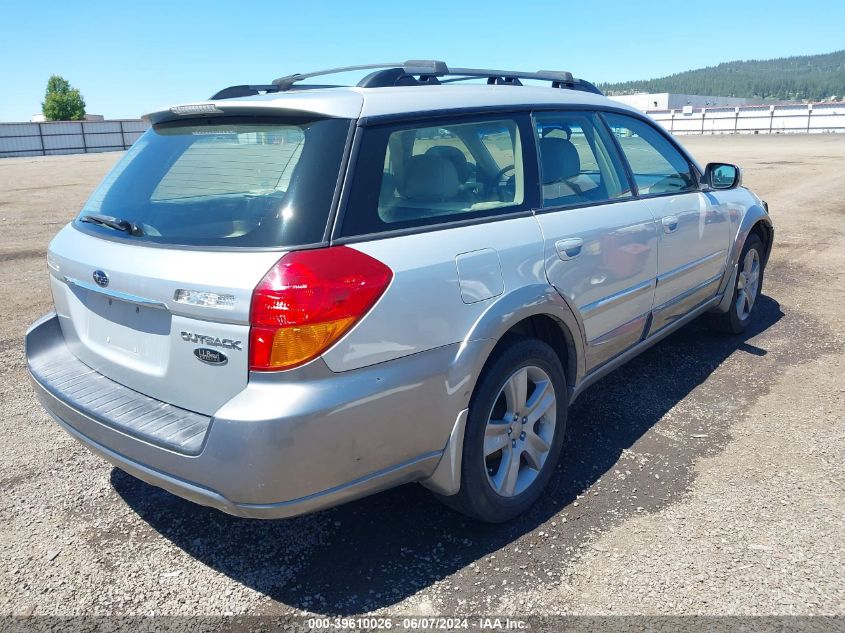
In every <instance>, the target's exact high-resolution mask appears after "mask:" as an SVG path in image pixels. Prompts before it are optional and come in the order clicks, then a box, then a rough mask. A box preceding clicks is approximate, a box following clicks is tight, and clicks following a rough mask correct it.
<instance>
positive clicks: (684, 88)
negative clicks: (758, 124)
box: [599, 50, 845, 101]
mask: <svg viewBox="0 0 845 633" xmlns="http://www.w3.org/2000/svg"><path fill="white" fill-rule="evenodd" d="M599 87H600V88H601V89H602V90H603V91H604V93H605V94H608V95H621V94H630V93H634V92H674V93H679V94H697V95H713V96H718V97H748V98H757V99H796V100H800V99H811V100H814V101H817V100H822V99H827V98H829V97H830V96H832V95H837V96H838V97H839V98H840V99H841V98H842V96H843V95H845V50H841V51H836V52H835V53H827V54H825V55H802V56H800V57H781V58H779V59H766V60H749V61H736V62H726V63H724V64H719V65H718V66H709V67H707V68H699V69H698V70H688V71H686V72H682V73H677V74H675V75H669V76H668V77H661V78H660V79H649V80H643V81H624V82H621V83H612V84H600V85H599Z"/></svg>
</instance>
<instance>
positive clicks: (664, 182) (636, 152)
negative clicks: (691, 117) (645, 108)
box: [604, 112, 698, 195]
mask: <svg viewBox="0 0 845 633" xmlns="http://www.w3.org/2000/svg"><path fill="white" fill-rule="evenodd" d="M604 117H605V119H606V120H607V123H608V125H609V126H610V129H611V131H612V132H613V134H614V136H616V139H617V141H618V142H619V146H620V147H621V148H622V152H623V153H624V154H625V158H627V159H628V164H629V165H630V167H631V172H632V174H633V178H634V182H635V183H636V184H637V189H638V191H639V193H640V194H641V195H655V194H666V193H670V194H671V193H683V192H685V191H694V190H696V189H698V179H697V178H696V176H695V173H694V171H693V168H692V166H691V165H690V164H689V162H688V161H687V159H686V158H684V157H683V155H682V154H681V153H680V152H679V151H678V150H677V149H676V148H675V147H674V145H672V143H671V142H670V141H669V140H668V139H667V138H666V137H665V136H663V134H661V133H660V132H658V131H657V130H656V129H655V128H654V127H652V126H651V125H650V124H648V123H646V122H645V121H641V120H640V119H636V118H634V117H630V116H625V115H624V114H616V113H610V112H608V113H606V114H605V115H604Z"/></svg>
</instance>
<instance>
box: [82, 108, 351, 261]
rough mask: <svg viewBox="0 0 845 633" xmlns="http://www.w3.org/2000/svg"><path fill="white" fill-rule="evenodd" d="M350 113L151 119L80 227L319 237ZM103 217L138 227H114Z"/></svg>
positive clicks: (194, 240) (255, 237)
mask: <svg viewBox="0 0 845 633" xmlns="http://www.w3.org/2000/svg"><path fill="white" fill-rule="evenodd" d="M348 130H349V121H348V120H346V119H316V120H315V119H307V120H306V119H297V120H294V119H289V118H286V119H278V118H276V119H266V120H256V119H255V118H253V119H233V118H223V117H221V118H216V119H207V120H206V119H203V120H201V121H200V120H194V121H190V122H183V121H179V122H175V123H166V124H160V125H156V126H154V127H153V128H151V129H150V130H148V131H147V132H146V133H145V134H144V135H143V136H141V138H139V139H138V141H136V142H135V144H134V145H133V146H132V148H131V149H130V150H129V151H128V152H127V153H126V156H124V157H123V159H122V160H121V161H120V162H119V163H118V164H117V165H116V166H115V167H114V169H112V171H111V172H110V173H109V175H108V176H106V178H105V180H104V181H103V182H102V184H101V185H100V186H99V187H98V188H97V189H96V190H95V191H94V193H93V194H92V195H91V197H90V198H89V200H88V201H87V202H86V203H85V206H84V207H83V209H82V211H81V213H80V214H79V216H78V217H77V221H76V222H75V226H76V227H77V228H79V229H80V230H83V231H86V232H89V233H95V234H97V235H108V236H112V237H119V238H124V239H128V240H131V241H133V242H135V241H138V242H154V243H160V244H173V245H186V246H236V247H264V248H266V247H286V246H297V245H305V244H313V243H317V242H321V241H322V240H323V236H324V233H325V230H326V224H327V221H328V216H329V210H330V207H331V203H332V198H333V196H334V192H335V188H336V186H337V182H338V176H339V170H340V165H341V162H342V158H343V152H344V147H345V143H346V137H347V133H348ZM86 216H98V217H100V218H102V217H108V218H112V219H115V220H118V221H120V222H122V223H124V224H125V225H127V226H130V225H132V226H135V227H137V229H138V230H137V231H134V232H130V235H127V232H124V231H120V230H115V228H114V226H111V227H110V226H109V225H108V224H104V223H102V222H101V221H100V222H91V221H90V219H91V218H90V217H89V219H88V221H85V222H83V221H82V220H83V218H86Z"/></svg>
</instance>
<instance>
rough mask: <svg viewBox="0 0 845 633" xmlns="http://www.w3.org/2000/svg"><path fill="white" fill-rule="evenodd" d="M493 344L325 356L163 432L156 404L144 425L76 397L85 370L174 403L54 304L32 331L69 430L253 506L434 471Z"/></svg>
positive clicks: (154, 475) (42, 384)
mask: <svg viewBox="0 0 845 633" xmlns="http://www.w3.org/2000/svg"><path fill="white" fill-rule="evenodd" d="M487 345H489V342H488V341H479V342H477V343H474V344H472V343H471V344H469V345H464V346H463V347H461V346H458V345H455V346H447V347H443V348H438V349H436V350H431V351H429V352H425V353H421V354H414V355H412V356H408V357H405V358H402V359H398V360H396V361H391V362H388V363H382V364H380V365H375V366H372V367H368V368H364V369H361V370H355V371H350V372H344V373H341V374H333V373H332V372H331V371H329V370H328V368H327V367H325V365H324V364H323V363H322V362H321V361H318V362H316V363H311V364H310V365H308V366H306V367H303V368H301V369H300V370H294V371H293V372H283V373H279V374H272V375H271V374H267V375H263V376H262V375H254V376H252V377H251V380H250V382H249V384H248V386H247V388H246V389H244V390H243V391H242V392H241V393H240V394H238V395H237V396H236V397H235V398H233V399H232V400H231V401H229V402H228V403H226V404H225V405H224V406H223V407H221V408H220V409H219V410H218V411H217V412H216V413H215V415H214V416H212V417H210V418H208V417H206V416H199V415H198V414H195V413H191V412H187V411H183V410H173V411H169V414H170V418H167V419H169V420H171V421H172V420H176V421H175V422H171V424H170V426H169V427H167V428H165V429H164V430H163V431H161V432H159V430H158V429H157V427H156V423H155V422H153V423H152V426H151V425H150V424H149V423H148V422H149V420H150V419H152V418H153V417H154V416H150V417H148V418H147V419H146V420H145V421H144V424H138V425H133V424H132V423H131V422H132V421H131V420H129V421H127V420H126V419H125V418H120V419H118V417H117V416H113V417H111V418H110V417H109V416H110V414H109V412H108V408H107V407H100V408H98V402H102V401H104V400H107V399H108V396H104V397H103V398H97V399H95V400H94V403H93V404H91V402H88V404H81V403H80V401H81V400H85V398H80V396H79V394H80V393H85V392H86V390H85V388H82V389H80V388H79V387H80V383H85V382H86V381H89V382H92V385H91V389H100V390H103V389H105V390H106V391H108V388H109V387H110V386H111V387H113V389H112V391H111V392H110V393H112V392H113V393H114V394H117V393H120V390H123V391H124V392H129V393H123V397H124V398H130V397H131V398H135V400H136V401H137V403H139V404H138V406H139V409H138V410H139V411H144V406H145V405H152V406H157V407H159V408H167V407H169V405H166V404H164V403H160V402H157V401H155V400H153V399H151V398H149V397H147V396H144V395H143V394H139V393H137V392H134V391H131V390H128V389H127V388H126V387H122V386H120V385H116V383H113V382H112V381H109V379H108V378H106V377H104V376H102V375H100V374H97V373H96V372H92V370H90V369H89V368H88V367H87V366H85V365H84V364H82V363H81V362H80V361H78V360H76V359H75V358H74V357H73V356H72V355H71V354H70V352H69V351H68V349H67V347H66V345H65V344H64V338H63V337H62V334H61V328H60V326H59V319H58V317H57V316H55V315H48V316H47V317H45V318H43V319H41V320H39V321H38V322H36V323H35V324H33V326H32V327H31V328H30V330H29V331H28V332H27V335H26V355H27V363H28V366H29V369H30V374H31V376H32V379H33V383H34V387H35V391H36V394H37V397H38V399H39V401H40V402H41V404H42V405H43V406H44V408H45V409H46V410H47V412H48V413H50V415H51V416H52V417H53V418H54V419H55V420H56V421H57V422H58V423H59V424H60V425H61V426H62V427H63V428H64V429H65V430H66V431H67V432H68V433H69V434H70V435H72V436H73V437H75V438H76V439H77V440H79V441H80V442H82V443H83V444H85V445H86V446H87V447H88V448H89V449H91V450H92V451H93V452H95V453H97V454H99V455H101V456H102V457H104V458H105V459H106V460H108V461H109V462H111V463H112V464H114V465H116V466H118V467H119V468H121V469H122V470H125V471H126V472H128V473H129V474H131V475H133V476H135V477H138V478H139V479H142V480H144V481H146V482H148V483H150V484H153V485H155V486H158V487H161V488H164V489H165V490H168V491H170V492H172V493H173V494H176V495H178V496H180V497H183V498H186V499H189V500H191V501H194V502H196V503H199V504H202V505H207V506H211V507H214V508H217V509H219V510H222V511H224V512H227V513H229V514H234V515H237V516H243V517H253V518H280V517H288V516H295V515H298V514H304V513H308V512H313V511H315V510H319V509H322V508H327V507H331V506H335V505H338V504H341V503H345V502H347V501H351V500H352V499H356V498H360V497H363V496H366V495H369V494H372V493H375V492H378V491H381V490H385V489H387V488H390V487H393V486H396V485H399V484H402V483H407V482H410V481H419V480H422V479H425V478H426V477H428V476H430V475H431V474H432V472H433V471H434V470H435V468H436V467H437V464H438V462H439V461H440V458H441V456H442V454H443V450H444V447H445V446H446V443H447V440H448V438H449V434H450V431H451V430H452V425H453V423H454V422H455V419H456V417H457V416H458V414H459V413H460V411H461V410H462V409H464V408H465V407H466V406H467V403H468V400H469V390H468V389H465V388H464V385H467V384H473V383H474V380H472V378H474V376H473V375H472V374H473V373H474V367H473V363H472V362H471V360H472V358H473V357H476V356H477V355H478V354H476V353H475V352H482V354H483V351H482V350H481V349H480V348H481V347H485V346H487ZM476 348H478V349H476ZM482 357H483V355H482ZM45 358H49V359H50V362H51V363H52V364H53V365H55V363H56V362H59V363H61V364H63V365H64V370H63V371H62V372H59V373H55V372H54V373H53V374H52V376H51V374H50V372H47V371H44V370H43V367H44V366H45V364H46V361H45ZM74 363H76V364H78V365H77V368H78V371H77V372H74V369H73V368H74ZM74 373H75V374H76V375H75V377H74V378H73V379H70V380H69V379H68V376H69V375H70V374H74ZM56 375H58V376H61V379H56V378H55V376H56ZM94 381H96V383H97V384H96V385H95V384H93V382H94ZM103 381H107V382H108V383H111V385H107V384H105V383H103ZM68 385H72V387H73V388H71V387H68ZM106 391H103V393H106ZM116 397H117V396H115V398H116ZM89 400H90V398H89ZM121 402H123V401H122V400H115V404H118V409H117V410H119V411H125V410H126V409H127V407H120V406H119V403H121ZM171 409H174V408H172V407H171ZM183 414H184V417H185V420H186V421H184V420H182V418H181V417H180V416H182V415H183ZM130 417H131V416H130ZM204 421H205V423H206V428H205V430H204V432H203V429H202V426H203V423H204ZM183 422H184V424H185V425H186V428H187V425H188V424H192V425H193V426H192V427H191V428H190V429H188V430H186V431H185V432H184V433H182V434H181V435H180V434H179V433H178V432H177V433H176V434H175V437H176V438H177V440H178V439H179V438H180V437H188V436H190V438H191V439H190V440H189V442H188V443H187V444H186V445H180V444H179V442H178V441H174V440H173V436H174V433H173V429H174V428H179V424H182V423H183ZM174 425H175V426H174ZM150 428H156V429H157V430H155V431H153V432H150V431H149V429H150ZM198 432H201V433H202V437H201V438H200V440H199V441H198V440H197V437H198ZM165 434H166V435H167V437H169V438H170V440H167V439H166V438H165V437H163V436H164V435H165Z"/></svg>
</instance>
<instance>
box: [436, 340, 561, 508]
mask: <svg viewBox="0 0 845 633" xmlns="http://www.w3.org/2000/svg"><path fill="white" fill-rule="evenodd" d="M567 405H568V391H567V387H566V379H565V376H564V372H563V367H562V366H561V363H560V360H559V359H558V357H557V354H555V352H554V350H553V349H552V348H551V347H549V346H548V345H547V344H546V343H543V342H542V341H539V340H536V339H529V338H515V339H512V341H511V342H510V344H508V345H507V346H506V347H502V348H500V349H499V350H497V351H496V352H495V354H494V356H493V357H491V359H490V360H489V361H488V363H487V366H486V367H485V369H484V372H483V373H482V375H481V377H480V379H479V382H478V385H477V386H476V389H475V392H474V394H473V397H472V399H471V401H470V407H469V415H468V417H467V425H466V432H465V435H464V446H463V458H462V465H461V489H460V491H459V492H458V494H457V495H454V496H452V497H447V498H444V499H443V500H444V501H445V502H446V503H447V504H448V505H450V506H452V507H454V508H456V509H457V510H459V511H461V512H463V513H464V514H467V515H469V516H471V517H474V518H476V519H479V520H481V521H487V522H491V523H500V522H503V521H508V520H510V519H512V518H514V517H515V516H517V515H519V514H521V513H522V512H524V511H525V510H526V509H528V507H529V506H531V505H532V504H533V503H534V502H535V501H536V500H537V498H538V497H539V496H540V494H541V493H542V491H543V488H544V487H545V486H546V484H547V483H548V481H549V479H550V478H551V476H552V473H553V472H554V469H555V466H556V464H557V461H558V457H559V455H560V450H561V446H562V444H563V435H564V431H565V427H566V413H567V408H568V406H567Z"/></svg>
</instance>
